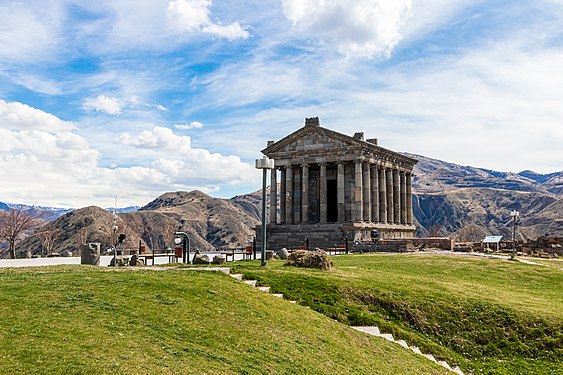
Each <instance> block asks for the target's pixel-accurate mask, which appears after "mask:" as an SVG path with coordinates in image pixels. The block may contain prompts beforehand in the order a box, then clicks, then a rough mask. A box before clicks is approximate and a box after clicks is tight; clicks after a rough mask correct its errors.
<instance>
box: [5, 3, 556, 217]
mask: <svg viewBox="0 0 563 375" xmlns="http://www.w3.org/2000/svg"><path fill="white" fill-rule="evenodd" d="M562 36H563V1H561V0H534V1H498V0H497V1H478V0H474V1H464V0H458V1H453V2H452V1H447V0H418V1H417V0H355V1H353V0H332V1H331V0H275V1H273V0H272V1H269V0H261V1H250V0H246V1H227V0H226V1H219V0H215V1H211V0H170V1H159V0H151V1H148V0H146V1H139V0H135V1H133V0H114V1H100V0H96V1H94V0H92V1H88V0H86V1H78V0H74V1H73V0H41V1H33V0H28V1H6V0H0V139H1V140H2V142H1V143H0V191H1V192H2V196H1V197H0V201H4V202H17V203H27V204H40V205H51V206H64V207H83V206H86V205H99V206H111V205H113V201H114V199H115V195H117V196H118V205H120V206H126V205H144V204H146V203H147V202H149V201H150V200H152V199H153V198H155V197H156V196H158V195H160V194H162V193H164V192H166V191H175V190H192V189H200V190H202V191H205V192H207V193H209V194H211V195H213V196H219V197H231V196H234V195H236V194H241V193H247V192H250V191H254V190H257V189H258V188H259V187H260V178H259V173H258V171H256V170H255V169H254V167H253V162H254V159H256V158H257V157H260V150H261V149H262V148H264V147H265V145H266V142H267V141H268V140H278V139H280V138H282V137H284V136H285V135H287V134H289V133H290V132H292V131H294V130H297V129H298V128H299V127H301V126H303V124H304V120H305V117H313V116H319V117H320V119H321V125H323V126H325V127H328V128H330V129H333V130H336V131H339V132H343V133H346V134H353V133H354V132H356V131H364V132H365V134H366V137H370V138H372V137H375V138H378V139H379V143H380V145H381V146H383V147H386V148H389V149H392V150H395V151H406V152H410V153H416V154H421V155H425V156H429V157H434V158H438V159H442V160H445V161H449V162H454V163H458V164H462V165H472V166H477V167H483V168H488V169H495V170H501V171H510V172H519V171H522V170H525V169H531V170H535V171H537V172H540V173H549V172H554V171H560V170H562V169H563V147H562V146H561V145H562V144H563V126H562V124H561V122H562V119H563V103H562V101H563V73H562V69H563V38H562Z"/></svg>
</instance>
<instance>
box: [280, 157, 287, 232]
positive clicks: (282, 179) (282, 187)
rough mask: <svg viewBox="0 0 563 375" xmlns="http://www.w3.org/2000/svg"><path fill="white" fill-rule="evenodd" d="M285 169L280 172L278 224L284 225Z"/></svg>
mask: <svg viewBox="0 0 563 375" xmlns="http://www.w3.org/2000/svg"><path fill="white" fill-rule="evenodd" d="M285 179H286V177H285V167H282V168H281V171H280V221H279V223H280V224H284V223H285V200H286V186H285V183H286V181H285Z"/></svg>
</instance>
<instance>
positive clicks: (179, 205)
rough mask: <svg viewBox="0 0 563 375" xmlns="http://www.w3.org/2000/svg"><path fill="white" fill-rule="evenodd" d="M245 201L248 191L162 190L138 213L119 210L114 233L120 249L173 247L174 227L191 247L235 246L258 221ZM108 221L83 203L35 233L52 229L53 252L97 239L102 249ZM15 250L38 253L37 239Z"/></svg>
mask: <svg viewBox="0 0 563 375" xmlns="http://www.w3.org/2000/svg"><path fill="white" fill-rule="evenodd" d="M254 194H255V193H254ZM259 199H260V198H259ZM246 201H249V202H254V201H255V198H254V196H253V194H248V195H247V196H242V197H240V199H237V197H235V198H233V199H221V198H213V197H211V196H209V195H207V194H205V193H202V192H201V191H192V192H172V193H166V194H163V195H161V196H160V197H158V198H156V199H155V200H154V201H152V202H150V203H148V204H147V205H146V206H144V207H142V208H141V209H139V210H138V211H135V212H128V213H119V214H118V215H117V224H118V230H117V234H121V233H123V234H125V235H126V241H125V244H124V247H125V249H126V250H127V249H137V248H138V247H139V245H144V246H146V247H147V248H148V249H151V248H155V249H163V248H169V247H170V248H173V247H174V244H173V240H174V233H175V232H176V231H181V232H185V233H187V234H188V236H189V237H190V242H191V247H192V249H200V250H212V249H214V248H217V247H240V246H243V245H245V244H246V243H247V242H249V241H251V240H252V237H253V236H254V230H253V228H254V226H255V225H256V224H257V223H258V219H257V218H256V215H255V212H254V210H255V209H254V208H253V206H252V204H245V202H246ZM113 223H114V219H113V214H112V213H111V212H109V211H106V210H104V209H102V208H99V207H86V208H81V209H79V210H74V211H71V212H69V213H67V214H65V215H63V216H61V217H59V218H58V219H56V220H54V221H52V222H51V223H50V224H49V226H46V227H44V228H42V229H41V230H40V232H41V231H46V230H48V229H49V228H55V229H56V231H57V233H58V234H57V237H56V241H55V242H56V245H55V246H54V248H53V249H52V251H53V252H57V253H61V252H63V251H65V250H68V251H76V249H77V248H78V245H79V244H80V243H83V242H100V243H102V247H103V248H104V249H106V248H108V247H110V246H111V244H112V243H113V242H114V239H113V229H112V228H113ZM19 248H20V249H31V250H32V252H33V253H40V252H41V249H42V243H41V237H40V236H32V237H29V238H27V239H26V240H25V241H24V242H23V243H22V244H21V245H20V246H19Z"/></svg>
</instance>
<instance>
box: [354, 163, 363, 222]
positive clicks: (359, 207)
mask: <svg viewBox="0 0 563 375" xmlns="http://www.w3.org/2000/svg"><path fill="white" fill-rule="evenodd" d="M362 180H363V178H362V161H361V160H360V159H357V160H356V179H355V181H354V221H355V222H359V221H362V220H363V200H362V191H363V189H362Z"/></svg>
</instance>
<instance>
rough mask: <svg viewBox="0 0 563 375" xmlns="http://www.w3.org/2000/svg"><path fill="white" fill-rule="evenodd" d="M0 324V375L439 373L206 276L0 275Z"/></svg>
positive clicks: (302, 310)
mask: <svg viewBox="0 0 563 375" xmlns="http://www.w3.org/2000/svg"><path fill="white" fill-rule="evenodd" d="M351 261H352V263H353V259H351ZM247 263H251V262H247ZM251 267H252V266H251ZM272 268H273V269H279V268H281V264H278V265H276V266H274V267H272ZM292 271H293V270H292ZM271 272H272V275H274V274H276V272H278V271H274V270H272V271H271ZM296 275H297V274H296ZM337 275H338V274H337V273H334V274H333V275H332V274H331V277H332V276H334V277H337V278H338V277H342V276H345V273H344V274H340V276H337ZM307 277H308V276H307ZM313 277H317V276H313ZM322 277H324V276H322ZM0 317H1V319H0V373H9V374H190V373H192V374H202V373H207V374H231V373H235V374H264V373H273V374H290V373H291V374H445V373H446V371H445V370H444V369H443V368H441V367H440V366H438V365H436V364H433V363H432V362H430V361H428V360H426V359H424V358H422V357H420V356H418V355H416V354H414V353H412V352H410V351H408V350H405V349H402V348H401V347H399V346H398V345H396V344H393V343H389V342H387V341H385V340H383V339H380V338H375V337H371V336H368V335H365V334H363V333H360V332H356V331H354V330H352V329H350V328H349V327H347V326H345V325H343V324H341V323H338V322H336V321H334V320H332V319H329V318H327V317H326V316H324V315H322V314H319V313H318V312H315V311H314V310H310V309H307V308H306V307H303V306H299V305H293V304H290V303H289V302H287V301H284V300H282V299H279V298H276V297H274V296H272V295H269V294H266V293H264V292H260V291H258V290H257V289H255V288H252V287H250V286H248V285H245V284H242V283H240V282H239V281H236V280H234V279H232V278H230V277H229V276H227V275H224V274H222V273H215V272H195V271H186V270H174V269H171V270H165V271H151V270H137V271H135V270H123V269H120V270H113V269H108V268H96V267H88V266H59V267H44V268H27V269H0Z"/></svg>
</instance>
